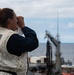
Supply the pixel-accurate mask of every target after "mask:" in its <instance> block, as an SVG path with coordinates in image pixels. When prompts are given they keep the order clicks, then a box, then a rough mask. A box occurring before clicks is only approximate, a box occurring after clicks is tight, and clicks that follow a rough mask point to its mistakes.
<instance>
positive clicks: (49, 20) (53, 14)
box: [0, 0, 74, 43]
mask: <svg viewBox="0 0 74 75" xmlns="http://www.w3.org/2000/svg"><path fill="white" fill-rule="evenodd" d="M6 7H8V8H12V9H13V10H14V11H15V13H16V14H17V16H19V15H21V16H23V17H24V21H25V25H26V26H28V27H30V28H31V29H33V30H35V32H36V33H37V37H38V39H39V42H40V43H46V41H47V39H44V37H45V35H46V33H45V31H46V30H48V31H49V33H51V35H52V36H53V37H54V38H56V35H57V28H58V33H59V40H60V41H61V42H62V43H74V0H1V1H0V8H6Z"/></svg>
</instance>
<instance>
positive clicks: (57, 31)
mask: <svg viewBox="0 0 74 75" xmlns="http://www.w3.org/2000/svg"><path fill="white" fill-rule="evenodd" d="M57 40H58V41H59V13H58V10H57Z"/></svg>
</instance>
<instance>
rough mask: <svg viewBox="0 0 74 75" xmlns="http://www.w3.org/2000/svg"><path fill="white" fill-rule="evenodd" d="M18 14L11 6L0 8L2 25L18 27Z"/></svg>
mask: <svg viewBox="0 0 74 75" xmlns="http://www.w3.org/2000/svg"><path fill="white" fill-rule="evenodd" d="M17 22H18V20H17V16H16V14H15V12H14V11H13V10H12V9H10V8H3V9H0V27H5V28H8V29H12V30H16V29H17Z"/></svg>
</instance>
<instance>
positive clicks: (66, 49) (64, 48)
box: [28, 43, 74, 64]
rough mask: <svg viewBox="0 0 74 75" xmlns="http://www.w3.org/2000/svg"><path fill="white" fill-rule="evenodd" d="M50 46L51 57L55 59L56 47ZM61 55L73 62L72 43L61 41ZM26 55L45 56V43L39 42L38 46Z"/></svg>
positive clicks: (73, 50)
mask: <svg viewBox="0 0 74 75" xmlns="http://www.w3.org/2000/svg"><path fill="white" fill-rule="evenodd" d="M51 46H52V59H53V60H55V59H56V57H55V53H56V47H55V46H54V45H53V44H51ZM60 52H61V57H63V58H64V60H65V61H68V60H69V61H71V62H72V64H74V43H61V44H60ZM28 56H29V57H31V56H46V43H39V47H38V48H37V49H35V50H34V51H32V52H29V53H28Z"/></svg>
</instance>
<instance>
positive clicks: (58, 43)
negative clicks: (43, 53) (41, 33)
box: [46, 31, 61, 75]
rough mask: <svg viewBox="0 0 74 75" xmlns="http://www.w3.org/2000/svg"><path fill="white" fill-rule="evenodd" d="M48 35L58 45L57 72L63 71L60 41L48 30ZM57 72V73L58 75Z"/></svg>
mask: <svg viewBox="0 0 74 75" xmlns="http://www.w3.org/2000/svg"><path fill="white" fill-rule="evenodd" d="M46 36H47V37H48V38H49V39H50V40H51V42H53V44H54V45H55V47H56V66H55V67H56V73H58V74H59V73H61V53H60V41H59V40H58V39H57V40H56V39H55V38H54V37H52V35H51V34H50V33H49V32H48V31H46ZM58 74H56V75H58Z"/></svg>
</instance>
